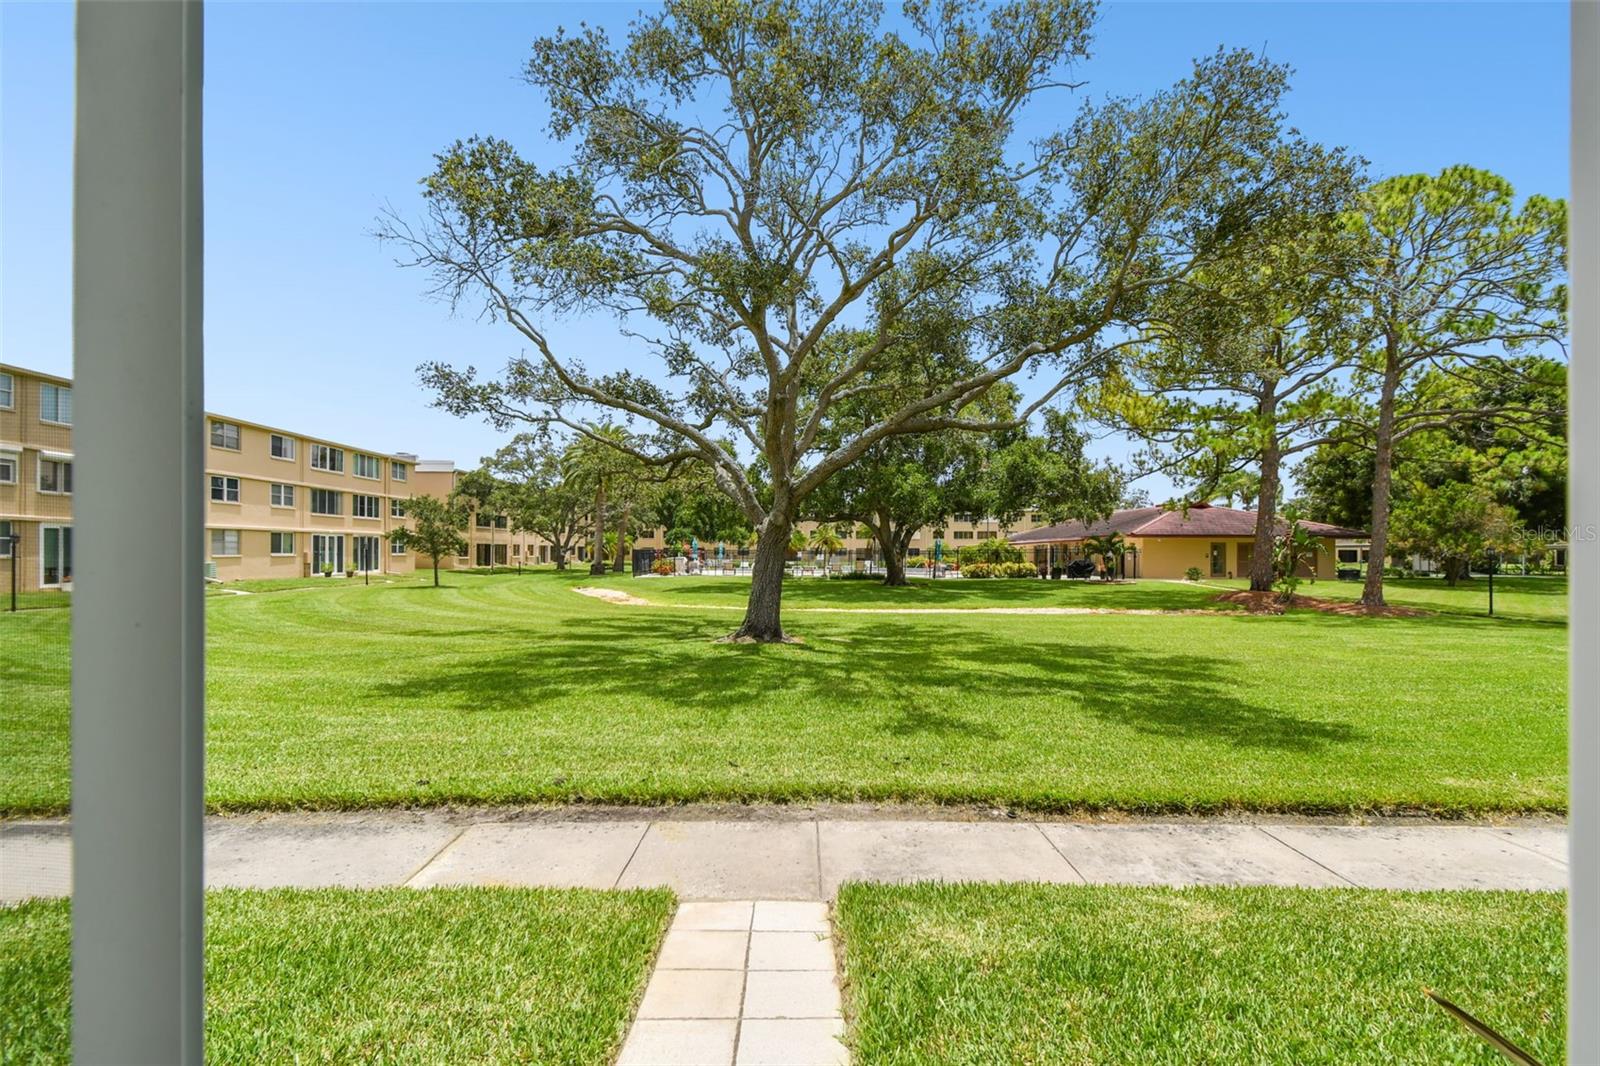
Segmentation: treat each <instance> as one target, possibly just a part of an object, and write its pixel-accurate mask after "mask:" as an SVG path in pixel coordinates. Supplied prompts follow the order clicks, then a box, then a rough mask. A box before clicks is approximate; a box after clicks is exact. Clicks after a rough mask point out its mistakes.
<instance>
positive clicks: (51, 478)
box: [39, 457, 72, 496]
mask: <svg viewBox="0 0 1600 1066" xmlns="http://www.w3.org/2000/svg"><path fill="white" fill-rule="evenodd" d="M39 491H40V492H51V493H55V494H56V495H58V496H63V495H70V494H71V492H72V463H71V462H69V461H68V460H66V459H45V458H42V457H41V458H40V460H39Z"/></svg>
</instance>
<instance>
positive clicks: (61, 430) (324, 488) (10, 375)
mask: <svg viewBox="0 0 1600 1066" xmlns="http://www.w3.org/2000/svg"><path fill="white" fill-rule="evenodd" d="M206 438H207V439H206V461H205V466H206V474H205V477H206V498H207V504H206V559H207V569H208V576H214V577H216V578H218V579H220V580H224V581H235V580H239V579H241V578H269V577H303V576H307V575H311V574H317V573H322V572H324V570H325V568H329V567H331V568H332V571H333V572H334V573H339V574H343V573H348V572H352V571H354V572H356V573H402V574H408V573H410V572H411V571H412V570H413V568H414V561H413V557H412V555H411V553H409V552H407V551H403V550H401V549H399V548H398V546H395V545H391V544H390V543H389V542H388V540H387V539H386V538H385V534H387V533H389V532H391V531H392V530H394V529H397V528H399V527H401V526H402V525H403V524H404V514H405V500H406V498H407V497H409V496H410V495H411V494H412V491H413V489H412V484H413V478H414V468H415V465H416V457H415V456H413V455H407V454H405V453H400V452H395V453H386V452H378V451H373V450H370V449H363V448H357V447H353V446H351V445H348V444H343V443H339V442H335V441H331V440H326V439H323V438H320V437H310V436H306V435H304V434H301V433H295V432H292V431H290V430H286V429H280V428H276V427H273V426H264V425H260V424H258V423H255V422H247V421H244V420H243V419H238V418H231V417H228V416H225V415H216V414H211V415H207V416H206ZM72 460H73V455H72V381H71V380H70V379H68V378H62V377H57V376H55V375H52V374H44V373H40V372H38V371H33V370H25V369H23V368H21V367H14V366H7V365H4V364H0V591H4V592H9V591H10V588H11V574H12V570H13V563H14V564H15V570H16V574H17V588H18V590H19V591H23V592H29V591H35V590H40V589H67V588H71V586H72ZM13 537H15V538H17V539H16V540H13V539H12V538H13ZM13 544H14V545H15V547H14V548H13ZM13 555H14V556H15V558H14V559H13V558H12V557H11V556H13Z"/></svg>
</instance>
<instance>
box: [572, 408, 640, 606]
mask: <svg viewBox="0 0 1600 1066" xmlns="http://www.w3.org/2000/svg"><path fill="white" fill-rule="evenodd" d="M627 441H628V431H627V430H626V429H624V428H623V427H621V426H614V425H603V426H598V427H596V428H593V429H591V430H589V431H588V433H587V434H585V435H583V436H580V437H578V438H577V439H576V440H574V441H573V442H572V447H571V448H569V449H568V450H567V455H566V459H567V469H566V471H565V473H566V476H567V477H570V478H575V479H578V480H580V481H583V482H586V483H588V484H589V485H591V486H592V487H593V489H594V513H593V518H594V533H593V536H592V538H591V544H592V547H591V549H590V555H589V573H591V574H597V575H598V574H604V573H605V572H606V493H607V491H608V490H609V489H611V488H612V487H613V484H614V483H615V482H617V481H619V480H621V479H623V478H625V477H626V476H627V472H628V470H629V468H630V467H631V466H633V465H635V460H634V459H633V458H632V457H631V456H630V455H628V454H627V453H625V452H624V451H622V448H621V446H622V445H625V444H626V443H627ZM608 442H609V443H608ZM625 520H626V519H625ZM623 528H625V527H623Z"/></svg>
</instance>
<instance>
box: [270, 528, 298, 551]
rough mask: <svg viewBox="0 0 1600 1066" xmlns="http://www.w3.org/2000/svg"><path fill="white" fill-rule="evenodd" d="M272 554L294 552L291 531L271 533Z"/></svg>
mask: <svg viewBox="0 0 1600 1066" xmlns="http://www.w3.org/2000/svg"><path fill="white" fill-rule="evenodd" d="M272 554H273V555H293V554H294V534H293V533H274V534H272Z"/></svg>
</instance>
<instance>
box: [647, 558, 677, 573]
mask: <svg viewBox="0 0 1600 1066" xmlns="http://www.w3.org/2000/svg"><path fill="white" fill-rule="evenodd" d="M650 569H651V571H652V572H653V573H657V574H662V575H667V574H672V573H675V572H676V569H677V568H676V567H674V566H673V565H672V560H671V559H669V558H667V557H666V556H665V555H658V556H656V561H655V562H653V563H651V564H650Z"/></svg>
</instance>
